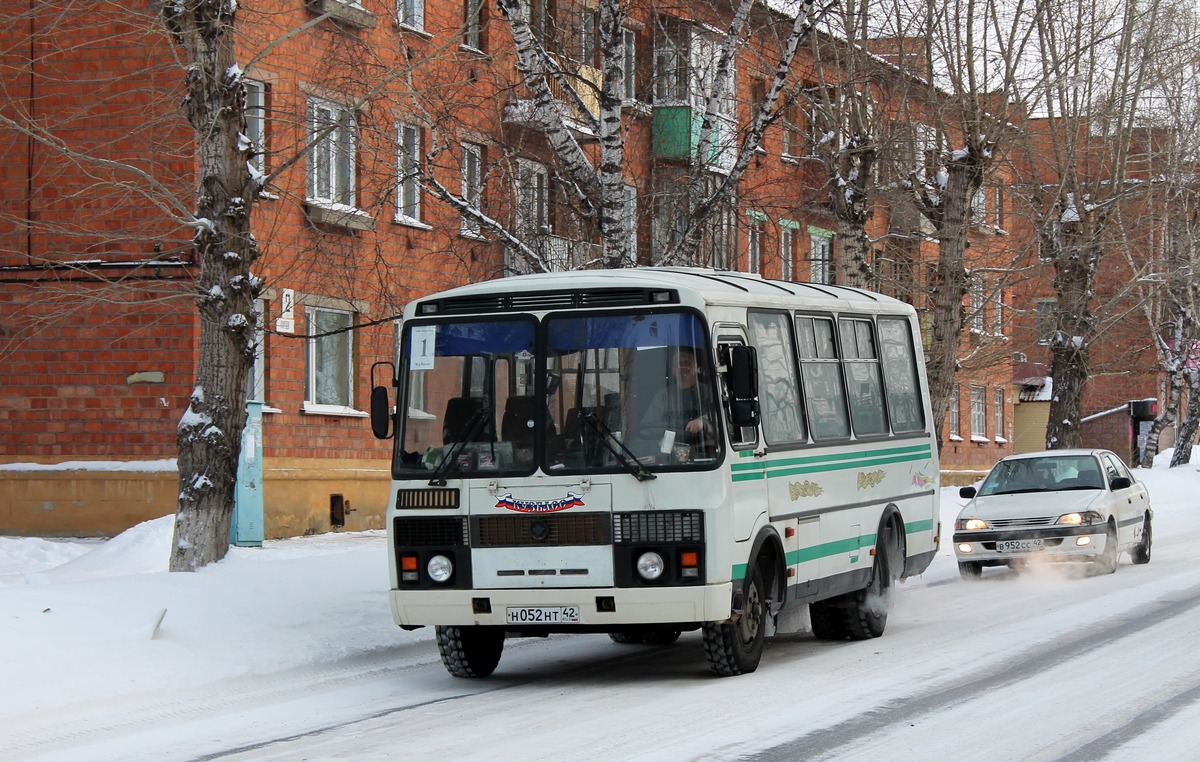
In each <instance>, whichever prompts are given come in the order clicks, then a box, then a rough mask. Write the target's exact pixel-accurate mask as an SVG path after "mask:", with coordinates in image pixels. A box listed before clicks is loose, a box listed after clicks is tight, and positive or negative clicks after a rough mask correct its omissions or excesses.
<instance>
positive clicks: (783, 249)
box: [779, 220, 796, 280]
mask: <svg viewBox="0 0 1200 762" xmlns="http://www.w3.org/2000/svg"><path fill="white" fill-rule="evenodd" d="M790 222H791V221H790V220H780V221H779V263H780V264H779V277H780V278H781V279H783V280H791V279H792V275H793V273H794V268H795V263H794V262H793V260H792V258H793V257H794V256H795V242H794V241H793V237H794V236H793V231H795V229H796V228H795V226H794V224H789V223H790Z"/></svg>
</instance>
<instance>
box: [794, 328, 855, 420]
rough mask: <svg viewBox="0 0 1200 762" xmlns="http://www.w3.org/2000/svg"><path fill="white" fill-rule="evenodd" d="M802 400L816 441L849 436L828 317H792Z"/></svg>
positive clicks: (839, 367)
mask: <svg viewBox="0 0 1200 762" xmlns="http://www.w3.org/2000/svg"><path fill="white" fill-rule="evenodd" d="M796 336H797V342H798V345H799V346H798V347H797V349H798V350H799V354H800V373H801V381H802V383H803V385H804V402H805V404H806V405H807V406H808V425H809V431H810V432H811V433H812V438H813V440H814V441H817V442H828V441H830V440H834V439H849V438H850V415H849V413H848V412H847V410H846V392H845V388H844V385H843V384H842V363H841V361H840V360H839V358H838V354H837V344H836V343H835V342H834V339H833V320H832V319H831V318H828V317H809V316H806V315H798V316H797V317H796Z"/></svg>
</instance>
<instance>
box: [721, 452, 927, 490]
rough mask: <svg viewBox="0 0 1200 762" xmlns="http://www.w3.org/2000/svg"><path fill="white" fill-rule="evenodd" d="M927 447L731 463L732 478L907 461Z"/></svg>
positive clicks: (923, 456) (922, 454) (922, 455)
mask: <svg viewBox="0 0 1200 762" xmlns="http://www.w3.org/2000/svg"><path fill="white" fill-rule="evenodd" d="M932 455H933V452H932V450H931V449H930V448H929V447H923V448H915V449H913V448H900V449H891V450H875V451H873V452H867V453H855V454H854V455H849V456H846V455H842V456H836V457H826V458H820V457H818V458H787V459H779V460H772V461H766V462H758V463H734V464H733V465H732V470H733V474H732V479H733V481H735V482H747V481H757V480H759V479H775V478H781V477H787V476H797V475H800V474H813V473H820V472H823V471H845V470H848V469H855V468H870V467H872V466H883V465H887V464H889V463H907V462H910V461H917V460H924V459H926V458H930V457H932Z"/></svg>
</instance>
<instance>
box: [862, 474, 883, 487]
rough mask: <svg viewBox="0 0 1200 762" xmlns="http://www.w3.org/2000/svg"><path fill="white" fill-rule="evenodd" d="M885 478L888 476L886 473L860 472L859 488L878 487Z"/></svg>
mask: <svg viewBox="0 0 1200 762" xmlns="http://www.w3.org/2000/svg"><path fill="white" fill-rule="evenodd" d="M885 476H887V472H886V471H865V472H864V471H859V472H858V488H859V489H870V488H871V487H878V486H879V484H880V483H881V482H882V481H883V477H885Z"/></svg>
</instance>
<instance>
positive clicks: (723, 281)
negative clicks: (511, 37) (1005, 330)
mask: <svg viewBox="0 0 1200 762" xmlns="http://www.w3.org/2000/svg"><path fill="white" fill-rule="evenodd" d="M381 365H384V366H387V365H390V364H389V363H382V364H381ZM399 370H400V372H399V373H394V374H393V375H394V376H395V378H394V386H395V387H396V389H397V391H396V396H395V397H394V398H393V397H392V393H391V392H390V391H389V389H388V388H387V387H385V386H382V385H381V386H376V387H375V388H374V389H373V390H372V399H371V414H372V419H371V423H372V428H373V430H374V433H375V435H376V436H378V437H380V438H388V437H395V440H396V442H395V449H394V453H395V455H394V458H393V460H392V475H393V485H392V490H391V498H390V503H389V506H388V509H387V530H388V539H389V550H390V562H391V591H390V602H391V608H392V613H393V616H394V618H395V621H396V623H397V624H399V625H400V626H401V627H403V628H406V629H411V628H416V627H420V626H425V625H434V626H436V628H437V641H438V647H439V650H440V652H441V656H442V660H443V662H444V663H445V666H446V668H447V669H448V670H449V671H450V673H451V674H453V675H455V676H458V677H484V676H487V675H489V674H491V673H492V671H493V670H494V669H495V668H496V666H497V664H498V662H499V659H500V655H501V652H502V650H503V647H504V640H505V638H506V637H509V636H513V637H527V636H545V635H547V634H550V633H563V632H565V633H582V632H604V633H608V634H609V635H610V637H611V638H612V639H613V640H614V641H616V642H618V643H650V644H667V643H671V642H673V641H674V640H675V639H677V638H678V637H679V635H680V633H681V632H684V631H689V630H701V631H702V632H703V640H704V647H705V652H706V654H707V656H708V660H709V662H710V664H711V666H712V669H713V670H715V671H716V672H717V673H718V674H721V675H736V674H742V673H746V672H752V671H753V670H754V669H755V668H756V667H757V666H758V663H759V660H760V657H761V655H762V651H763V643H764V638H765V637H767V636H770V635H772V634H775V633H784V632H803V631H807V630H811V631H812V632H813V633H814V634H815V635H816V636H817V637H818V638H823V639H830V640H845V639H850V640H862V639H867V638H873V637H878V636H879V635H881V634H882V633H883V629H884V625H885V623H886V621H887V611H888V604H889V599H890V592H891V589H892V587H893V585H894V583H895V581H896V580H897V579H900V578H904V577H907V576H910V575H914V574H919V573H921V572H922V571H924V570H925V568H926V567H927V566H928V565H929V563H930V561H931V560H932V559H933V557H934V554H935V552H936V550H937V543H938V538H939V534H940V526H939V524H938V493H937V484H938V453H937V448H936V444H935V441H936V440H935V438H934V435H933V431H932V429H931V427H932V415H931V413H930V407H929V398H928V394H927V391H926V389H927V386H926V381H925V373H924V363H923V360H922V354H921V342H920V331H919V326H918V323H917V319H916V313H915V311H914V310H913V308H912V307H911V306H909V305H907V304H904V303H902V302H900V301H897V300H895V299H892V298H889V297H886V296H881V295H879V294H874V293H870V292H867V291H863V290H858V289H853V288H844V287H838V286H826V285H817V284H807V283H790V282H784V281H772V280H765V279H762V278H760V277H758V276H755V275H747V274H741V273H732V272H721V271H715V270H708V269H694V268H631V269H625V270H604V271H582V272H568V273H555V274H545V275H528V276H521V277H513V278H505V279H502V280H496V281H492V282H488V283H480V284H476V285H470V286H465V287H462V288H457V289H453V290H450V291H446V292H444V293H440V294H435V295H433V296H429V297H427V298H424V299H420V300H418V301H415V302H413V303H412V304H410V305H408V307H407V309H406V310H405V313H404V320H403V331H402V334H401V341H400V354H399ZM394 399H395V400H403V402H402V403H400V404H396V405H395V406H394V407H393V404H394V403H393V400H394Z"/></svg>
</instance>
